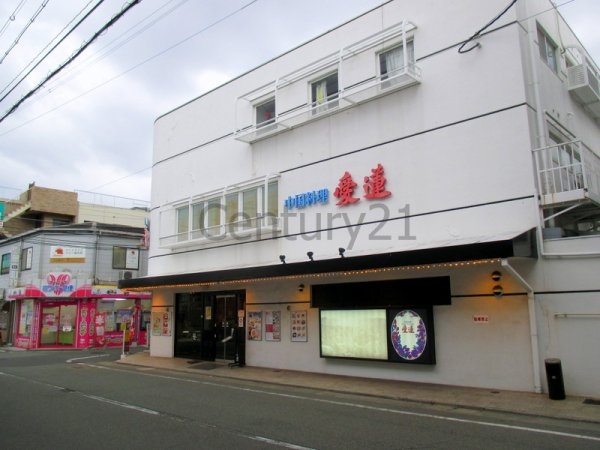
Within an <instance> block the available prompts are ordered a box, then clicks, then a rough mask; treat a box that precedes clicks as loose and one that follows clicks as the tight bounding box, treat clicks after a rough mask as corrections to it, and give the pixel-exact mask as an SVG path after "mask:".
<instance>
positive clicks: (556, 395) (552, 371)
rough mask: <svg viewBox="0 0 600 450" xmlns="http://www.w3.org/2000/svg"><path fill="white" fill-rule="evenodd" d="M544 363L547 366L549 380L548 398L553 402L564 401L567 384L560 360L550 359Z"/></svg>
mask: <svg viewBox="0 0 600 450" xmlns="http://www.w3.org/2000/svg"><path fill="white" fill-rule="evenodd" d="M544 362H545V364H546V379H547V380H548V396H549V397H550V399H551V400H564V399H565V384H564V381H563V374H562V365H561V362H560V359H558V358H548V359H546V360H544Z"/></svg>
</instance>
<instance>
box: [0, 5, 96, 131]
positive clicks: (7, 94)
mask: <svg viewBox="0 0 600 450" xmlns="http://www.w3.org/2000/svg"><path fill="white" fill-rule="evenodd" d="M103 2H104V0H99V1H98V3H96V5H95V6H94V7H93V8H92V9H91V10H90V11H88V13H87V14H86V15H85V16H83V18H81V20H79V22H77V23H76V24H75V26H74V27H72V28H71V29H70V30H69V32H68V33H67V34H65V35H64V36H63V37H62V38H61V39H60V40H59V41H58V42H57V43H56V44H55V45H54V46H53V47H52V48H51V49H50V50H49V51H48V53H46V54H45V55H44V56H43V57H42V58H41V59H40V60H39V61H38V62H37V63H35V65H34V66H33V67H32V68H31V69H30V70H29V72H27V73H26V74H25V75H24V76H23V77H22V78H21V79H20V80H19V81H18V82H17V83H16V84H15V85H14V86H13V87H12V88H11V89H10V90H9V91H8V92H7V93H6V94H4V96H3V97H2V98H0V102H2V101H4V99H5V98H6V97H8V96H9V95H10V94H11V93H12V92H13V91H14V90H15V89H16V88H17V86H19V85H20V84H21V83H22V82H23V81H24V80H25V79H26V78H27V77H28V76H29V75H30V74H31V72H33V71H34V70H35V69H36V68H37V67H38V66H39V65H40V64H41V63H42V61H44V60H45V59H46V58H47V57H48V55H50V53H52V52H53V51H54V50H56V48H57V47H58V46H59V45H60V44H62V43H63V42H64V40H65V39H66V38H67V37H69V36H70V35H71V33H73V32H74V31H75V30H76V29H77V28H79V26H80V25H81V24H82V22H83V21H84V20H85V19H87V18H88V17H89V16H90V15H92V13H93V12H94V11H95V10H96V9H97V8H98V7H99V6H100V5H101V4H102V3H103ZM90 3H91V2H90ZM88 5H89V3H88ZM86 8H87V5H86ZM84 9H85V8H84ZM79 14H81V11H80V12H79V13H78V14H77V15H79ZM63 30H64V28H63ZM61 33H62V31H61ZM59 34H60V33H59ZM54 39H56V37H55V38H54ZM50 42H52V41H50ZM48 45H49V44H48ZM46 47H47V46H46ZM46 47H44V48H46ZM42 51H43V50H42ZM38 56H39V53H38ZM36 58H37V56H36ZM34 59H35V58H34ZM32 62H33V61H32ZM29 64H31V62H30V63H29ZM21 73H23V72H20V73H19V75H20V74H21ZM19 75H17V76H19ZM14 80H15V79H14V78H13V79H12V81H11V82H10V83H9V84H8V85H7V87H8V86H10V84H11V83H12V82H13V81H14ZM42 84H43V83H42ZM7 87H5V88H4V89H3V90H2V92H4V91H5V90H6V88H7ZM1 121H2V120H0V122H1Z"/></svg>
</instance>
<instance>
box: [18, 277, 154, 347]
mask: <svg viewBox="0 0 600 450" xmlns="http://www.w3.org/2000/svg"><path fill="white" fill-rule="evenodd" d="M57 276H60V274H58V275H55V274H49V275H48V277H47V278H46V280H44V282H46V283H47V284H44V283H40V285H39V286H36V285H33V284H29V285H27V286H24V287H19V288H12V289H9V292H8V298H9V299H10V300H13V301H15V302H16V308H15V309H16V318H15V320H16V323H15V327H14V339H13V345H14V346H15V347H19V348H24V349H42V348H89V347H103V346H108V347H118V346H121V345H122V344H123V339H124V338H125V339H128V340H129V343H130V345H132V346H136V345H147V343H148V334H147V333H148V332H147V330H148V327H149V323H150V317H151V312H150V307H151V300H150V298H151V294H149V293H144V292H136V293H129V292H124V291H121V290H119V289H117V288H116V287H115V286H98V285H92V284H83V285H81V286H79V287H78V286H76V285H75V284H74V283H71V282H70V280H66V279H65V280H62V282H60V283H59V282H57ZM48 280H50V282H48Z"/></svg>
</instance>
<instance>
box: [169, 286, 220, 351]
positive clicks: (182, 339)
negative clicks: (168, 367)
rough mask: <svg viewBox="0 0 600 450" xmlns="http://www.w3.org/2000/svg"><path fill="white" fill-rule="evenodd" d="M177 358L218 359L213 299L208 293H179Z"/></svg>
mask: <svg viewBox="0 0 600 450" xmlns="http://www.w3.org/2000/svg"><path fill="white" fill-rule="evenodd" d="M175 307H176V312H175V357H179V358H192V359H201V360H204V361H214V359H215V330H214V328H215V327H214V319H213V317H214V315H213V299H212V298H210V296H208V295H206V294H177V297H176V299H175Z"/></svg>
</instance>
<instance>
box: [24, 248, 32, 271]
mask: <svg viewBox="0 0 600 450" xmlns="http://www.w3.org/2000/svg"><path fill="white" fill-rule="evenodd" d="M32 261H33V247H28V248H24V249H23V250H21V270H30V269H31V265H32Z"/></svg>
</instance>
